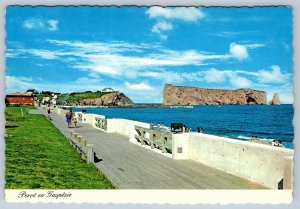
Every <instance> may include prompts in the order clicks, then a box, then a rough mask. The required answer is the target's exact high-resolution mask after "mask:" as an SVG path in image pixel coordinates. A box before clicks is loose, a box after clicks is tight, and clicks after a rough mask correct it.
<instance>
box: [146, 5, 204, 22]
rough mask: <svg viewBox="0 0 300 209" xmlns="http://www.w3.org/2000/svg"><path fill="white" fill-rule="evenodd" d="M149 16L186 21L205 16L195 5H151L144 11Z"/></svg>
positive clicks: (193, 20)
mask: <svg viewBox="0 0 300 209" xmlns="http://www.w3.org/2000/svg"><path fill="white" fill-rule="evenodd" d="M146 13H147V14H148V15H149V17H150V18H164V19H177V20H183V21H187V22H195V21H197V20H199V19H202V18H204V17H205V15H204V13H203V12H201V11H200V9H197V8H195V7H175V8H163V7H157V6H154V7H151V8H149V9H148V10H147V12H146Z"/></svg>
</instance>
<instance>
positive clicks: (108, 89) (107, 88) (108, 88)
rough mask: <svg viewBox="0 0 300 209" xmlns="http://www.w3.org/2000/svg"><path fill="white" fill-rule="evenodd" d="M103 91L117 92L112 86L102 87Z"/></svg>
mask: <svg viewBox="0 0 300 209" xmlns="http://www.w3.org/2000/svg"><path fill="white" fill-rule="evenodd" d="M101 92H115V90H113V89H112V88H110V87H106V88H104V89H102V91H101Z"/></svg>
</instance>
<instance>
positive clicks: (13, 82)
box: [6, 75, 32, 93]
mask: <svg viewBox="0 0 300 209" xmlns="http://www.w3.org/2000/svg"><path fill="white" fill-rule="evenodd" d="M31 81H32V78H31V77H23V76H10V75H6V89H8V91H9V92H8V93H13V92H17V91H25V90H27V89H29V88H30V87H31V86H32V84H31ZM24 89H25V90H24Z"/></svg>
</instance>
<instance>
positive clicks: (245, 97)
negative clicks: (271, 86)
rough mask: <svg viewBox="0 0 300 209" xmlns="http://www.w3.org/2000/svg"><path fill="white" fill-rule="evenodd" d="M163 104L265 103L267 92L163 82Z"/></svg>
mask: <svg viewBox="0 0 300 209" xmlns="http://www.w3.org/2000/svg"><path fill="white" fill-rule="evenodd" d="M163 104H164V105H252V104H261V105H265V104H267V94H266V92H264V91H258V90H253V89H237V90H224V89H206V88H196V87H188V86H173V85H171V84H165V86H164V91H163Z"/></svg>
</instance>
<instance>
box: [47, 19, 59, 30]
mask: <svg viewBox="0 0 300 209" xmlns="http://www.w3.org/2000/svg"><path fill="white" fill-rule="evenodd" d="M48 24H49V28H48V29H49V30H51V31H56V30H58V27H57V24H58V21H57V20H48Z"/></svg>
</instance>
